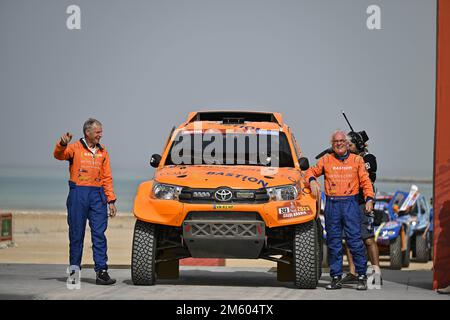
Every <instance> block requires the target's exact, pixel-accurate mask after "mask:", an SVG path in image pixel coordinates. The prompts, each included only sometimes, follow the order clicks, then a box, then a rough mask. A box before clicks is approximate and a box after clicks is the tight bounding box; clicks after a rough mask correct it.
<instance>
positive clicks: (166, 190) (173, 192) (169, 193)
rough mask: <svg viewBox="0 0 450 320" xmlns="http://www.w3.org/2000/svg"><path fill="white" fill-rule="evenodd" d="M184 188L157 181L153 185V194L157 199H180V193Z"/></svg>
mask: <svg viewBox="0 0 450 320" xmlns="http://www.w3.org/2000/svg"><path fill="white" fill-rule="evenodd" d="M182 189H183V187H178V186H171V185H168V184H161V183H157V184H155V185H154V186H153V195H154V196H155V198H156V199H161V200H178V195H179V194H180V192H181V190H182Z"/></svg>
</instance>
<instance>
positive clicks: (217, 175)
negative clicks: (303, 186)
mask: <svg viewBox="0 0 450 320" xmlns="http://www.w3.org/2000/svg"><path fill="white" fill-rule="evenodd" d="M300 178H301V175H300V171H299V170H297V169H295V168H271V167H270V168H267V167H256V166H219V165H212V166H207V165H201V166H195V165H192V166H166V167H163V168H161V169H158V170H157V171H156V173H155V180H156V181H157V182H160V183H167V184H172V185H178V186H185V187H191V188H218V187H229V188H233V189H259V188H266V187H273V186H280V185H287V184H295V183H298V181H299V180H300Z"/></svg>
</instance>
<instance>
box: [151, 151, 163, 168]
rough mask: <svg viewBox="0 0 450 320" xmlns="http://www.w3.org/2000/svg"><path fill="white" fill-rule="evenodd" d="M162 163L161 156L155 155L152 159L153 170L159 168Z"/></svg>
mask: <svg viewBox="0 0 450 320" xmlns="http://www.w3.org/2000/svg"><path fill="white" fill-rule="evenodd" d="M160 162H161V156H160V155H159V154H156V153H155V154H153V155H152V157H151V158H150V165H151V166H152V167H153V168H158V166H159V163H160Z"/></svg>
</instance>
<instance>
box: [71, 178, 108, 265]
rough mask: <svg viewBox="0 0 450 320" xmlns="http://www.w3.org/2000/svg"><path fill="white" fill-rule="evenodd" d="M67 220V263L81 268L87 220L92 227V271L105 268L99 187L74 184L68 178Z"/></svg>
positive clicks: (103, 201)
mask: <svg viewBox="0 0 450 320" xmlns="http://www.w3.org/2000/svg"><path fill="white" fill-rule="evenodd" d="M69 187H70V191H69V196H68V197H67V213H68V215H67V223H68V224H69V242H70V244H69V256H70V265H71V266H78V267H80V268H81V258H82V256H83V243H84V233H85V230H86V221H87V220H89V227H90V228H91V237H92V250H93V254H94V263H95V271H96V272H97V271H100V270H107V269H108V266H107V261H108V256H107V254H106V250H107V243H106V236H105V231H106V228H107V227H108V209H107V206H106V196H105V193H104V191H103V188H101V187H85V186H77V185H75V183H73V182H72V181H69Z"/></svg>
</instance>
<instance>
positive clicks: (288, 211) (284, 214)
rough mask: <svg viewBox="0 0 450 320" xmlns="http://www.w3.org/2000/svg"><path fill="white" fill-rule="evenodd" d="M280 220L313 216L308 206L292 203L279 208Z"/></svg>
mask: <svg viewBox="0 0 450 320" xmlns="http://www.w3.org/2000/svg"><path fill="white" fill-rule="evenodd" d="M277 210H278V220H285V219H292V218H297V217H301V216H305V215H310V214H312V213H313V212H312V210H311V207H310V206H308V205H297V204H296V203H295V202H290V203H288V204H287V205H285V206H283V207H278V208H277Z"/></svg>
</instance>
